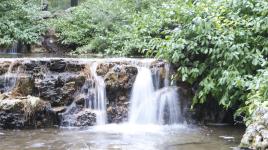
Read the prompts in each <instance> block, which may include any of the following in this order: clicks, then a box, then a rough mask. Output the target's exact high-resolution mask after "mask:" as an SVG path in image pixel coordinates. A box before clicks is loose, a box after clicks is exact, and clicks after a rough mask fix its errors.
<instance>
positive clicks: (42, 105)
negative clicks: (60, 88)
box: [0, 96, 58, 129]
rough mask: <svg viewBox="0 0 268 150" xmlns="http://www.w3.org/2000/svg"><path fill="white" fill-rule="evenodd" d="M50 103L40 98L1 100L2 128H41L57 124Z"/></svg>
mask: <svg viewBox="0 0 268 150" xmlns="http://www.w3.org/2000/svg"><path fill="white" fill-rule="evenodd" d="M57 121H58V118H57V117H56V116H55V113H54V112H53V111H52V110H51V106H50V104H49V103H47V102H45V101H43V100H41V99H40V98H38V97H32V96H27V97H12V96H6V97H5V98H2V99H1V100H0V128H4V129H16V128H40V127H51V126H53V125H54V124H57Z"/></svg>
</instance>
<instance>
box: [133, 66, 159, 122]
mask: <svg viewBox="0 0 268 150" xmlns="http://www.w3.org/2000/svg"><path fill="white" fill-rule="evenodd" d="M130 101H131V106H130V114H129V116H130V118H129V123H132V124H134V123H138V124H148V123H156V118H157V116H156V111H157V110H156V107H155V106H156V101H155V100H154V85H153V79H152V73H151V70H150V69H148V68H145V67H141V68H139V69H138V75H137V77H136V81H135V82H134V86H133V90H132V95H131V100H130Z"/></svg>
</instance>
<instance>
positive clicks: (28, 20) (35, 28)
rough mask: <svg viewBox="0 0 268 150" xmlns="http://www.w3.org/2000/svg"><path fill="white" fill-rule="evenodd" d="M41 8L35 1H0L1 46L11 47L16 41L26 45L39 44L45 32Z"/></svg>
mask: <svg viewBox="0 0 268 150" xmlns="http://www.w3.org/2000/svg"><path fill="white" fill-rule="evenodd" d="M44 30H45V25H44V24H43V21H42V18H41V13H40V8H39V7H38V5H36V2H35V1H33V0H1V1H0V45H1V46H10V45H12V44H13V43H14V42H15V41H20V42H22V43H24V44H31V43H35V42H37V40H38V39H39V37H40V35H41V34H42V33H43V32H44Z"/></svg>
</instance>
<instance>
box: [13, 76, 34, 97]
mask: <svg viewBox="0 0 268 150" xmlns="http://www.w3.org/2000/svg"><path fill="white" fill-rule="evenodd" d="M33 89H34V80H33V78H32V77H30V76H21V77H20V78H19V79H18V80H17V82H16V85H15V88H14V90H13V91H12V93H13V94H14V95H20V96H27V95H32V93H33Z"/></svg>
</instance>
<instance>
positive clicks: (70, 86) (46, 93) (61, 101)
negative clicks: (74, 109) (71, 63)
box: [35, 73, 85, 106]
mask: <svg viewBox="0 0 268 150" xmlns="http://www.w3.org/2000/svg"><path fill="white" fill-rule="evenodd" d="M84 82H85V77H84V76H80V75H77V74H69V73H67V74H66V73H63V74H60V75H58V76H50V77H49V78H48V77H47V78H45V79H43V80H39V79H37V80H36V81H35V85H36V90H37V91H38V93H39V96H40V97H42V98H43V99H44V100H48V101H50V102H51V105H52V106H62V105H69V104H70V103H71V102H72V100H73V94H74V93H75V92H76V91H77V90H78V89H79V88H81V87H82V86H83V84H84Z"/></svg>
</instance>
